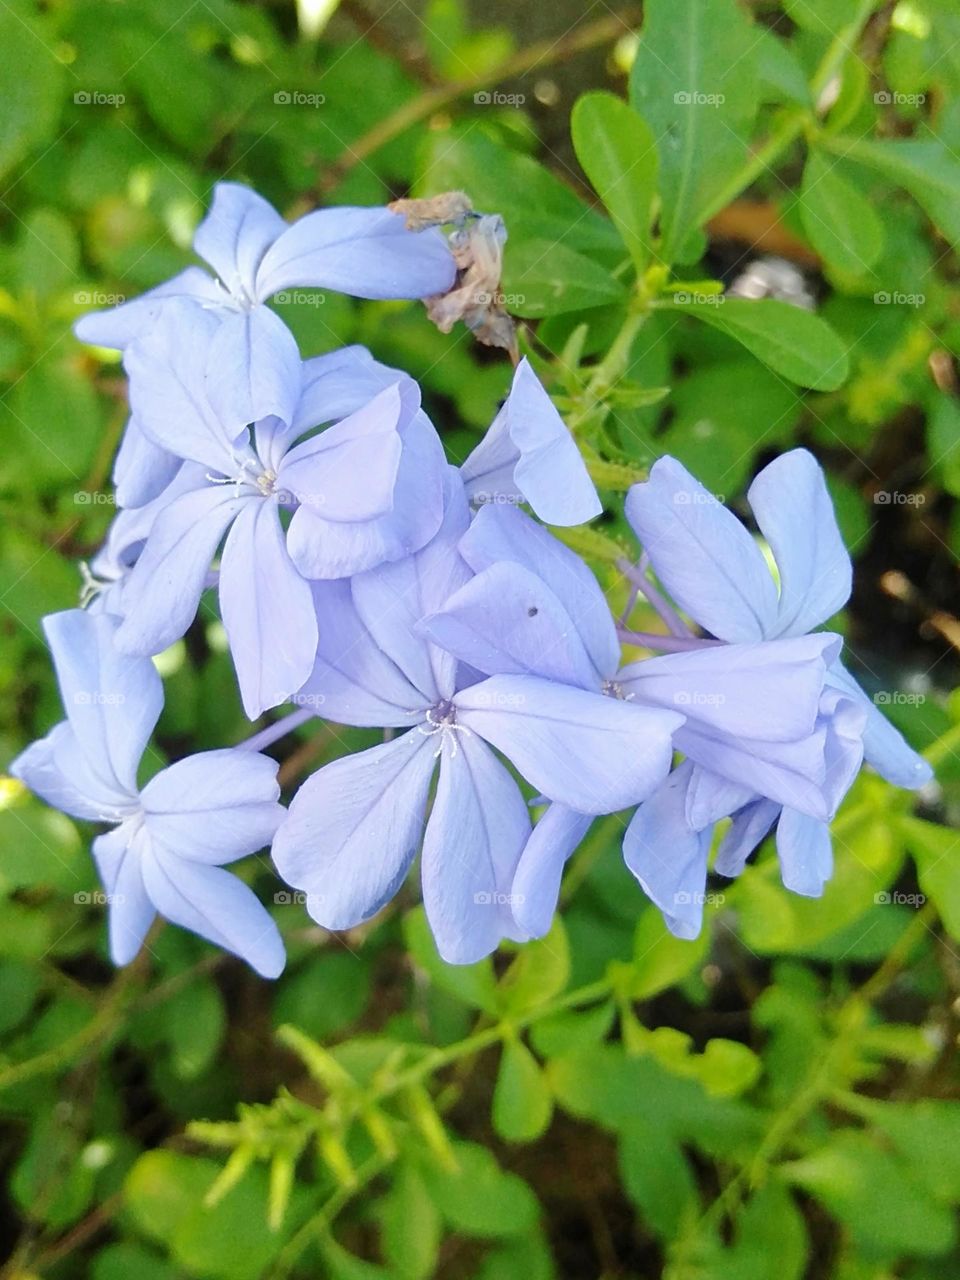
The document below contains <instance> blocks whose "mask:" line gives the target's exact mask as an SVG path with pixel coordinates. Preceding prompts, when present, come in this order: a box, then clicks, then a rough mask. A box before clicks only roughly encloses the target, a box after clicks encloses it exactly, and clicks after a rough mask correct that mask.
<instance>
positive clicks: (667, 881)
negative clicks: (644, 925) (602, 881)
mask: <svg viewBox="0 0 960 1280" xmlns="http://www.w3.org/2000/svg"><path fill="white" fill-rule="evenodd" d="M689 776H690V775H689V768H688V766H687V765H686V764H683V765H680V767H679V768H678V769H674V771H673V772H672V773H671V774H670V776H669V777H668V778H667V779H666V780H665V781H664V782H663V783H661V785H660V786H659V787H658V788H657V790H656V791H655V792H654V794H653V795H652V796H651V797H650V799H649V800H647V801H646V803H645V804H642V805H641V806H640V808H639V809H638V810H637V812H636V813H635V814H634V815H633V818H632V819H631V820H630V825H629V827H627V832H626V835H625V836H624V838H623V856H624V860H625V861H626V864H627V866H628V867H629V868H630V870H631V871H632V872H633V874H634V875H635V876H636V878H637V880H638V881H639V882H640V887H641V888H642V889H643V891H644V893H646V894H647V896H648V897H649V898H650V899H651V900H652V901H653V902H654V903H655V904H656V905H657V906H658V907H659V908H660V911H661V912H662V913H663V918H664V922H665V923H666V926H667V928H668V929H669V930H670V932H671V933H673V934H675V935H676V937H678V938H695V937H696V936H697V935H698V934H699V932H700V927H701V925H702V923H703V903H704V890H705V888H706V883H707V855H708V853H709V850H710V836H711V829H710V828H709V827H708V828H707V829H706V830H704V831H694V830H693V828H692V827H690V826H689V825H688V823H687V820H686V816H685V811H686V790H687V783H688V781H689ZM638 959H639V960H641V961H642V959H643V957H642V956H640V957H638Z"/></svg>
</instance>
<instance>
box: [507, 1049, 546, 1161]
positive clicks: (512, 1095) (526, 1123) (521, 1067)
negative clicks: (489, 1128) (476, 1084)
mask: <svg viewBox="0 0 960 1280" xmlns="http://www.w3.org/2000/svg"><path fill="white" fill-rule="evenodd" d="M552 1113H553V1101H552V1099H551V1096H550V1089H549V1087H548V1085H547V1082H546V1079H545V1078H544V1074H543V1072H542V1071H541V1070H540V1065H539V1063H538V1062H537V1060H536V1058H535V1057H534V1056H533V1054H532V1053H531V1052H530V1050H529V1049H528V1048H527V1047H526V1045H525V1044H523V1042H522V1041H520V1040H507V1041H506V1043H505V1044H504V1046H503V1053H502V1055H501V1058H500V1071H499V1074H498V1075H497V1083H496V1087H495V1088H494V1091H493V1127H494V1129H496V1131H497V1133H498V1134H499V1135H500V1137H501V1138H505V1139H506V1140H507V1141H508V1142H533V1141H534V1139H536V1138H539V1137H540V1136H541V1134H543V1133H544V1132H545V1131H546V1129H547V1126H548V1125H549V1124H550V1116H551V1114H552Z"/></svg>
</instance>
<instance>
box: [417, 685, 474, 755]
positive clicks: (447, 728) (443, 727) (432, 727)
mask: <svg viewBox="0 0 960 1280" xmlns="http://www.w3.org/2000/svg"><path fill="white" fill-rule="evenodd" d="M417 730H418V732H420V733H422V734H423V736H424V737H425V738H433V737H435V736H436V735H437V734H439V735H440V745H439V746H438V747H437V749H436V751H435V752H434V753H433V757H434V759H436V758H437V756H439V755H440V753H441V751H443V745H444V743H445V742H446V741H447V734H449V735H450V742H451V744H452V745H451V751H450V755H451V758H452V757H453V756H455V755H456V754H457V751H458V749H459V743H458V742H457V734H458V733H466V734H469V733H470V730H469V729H468V728H467V726H466V725H465V724H457V709H456V707H455V706H454V704H453V703H452V702H451V701H450V700H449V699H444V701H442V702H438V703H437V704H436V706H433V707H429V708H428V709H427V713H426V719H425V720H424V722H423V724H418V725H417Z"/></svg>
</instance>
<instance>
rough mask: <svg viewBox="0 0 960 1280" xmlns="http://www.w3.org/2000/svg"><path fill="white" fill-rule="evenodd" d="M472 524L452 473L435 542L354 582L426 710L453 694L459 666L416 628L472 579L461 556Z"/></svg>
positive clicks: (370, 620) (364, 612)
mask: <svg viewBox="0 0 960 1280" xmlns="http://www.w3.org/2000/svg"><path fill="white" fill-rule="evenodd" d="M469 520H470V513H469V509H468V507H467V502H466V498H465V496H464V493H463V486H462V485H461V483H460V478H459V476H458V475H457V472H456V470H455V468H453V467H450V468H448V470H447V488H446V509H445V513H444V517H443V524H442V525H441V527H440V530H439V532H438V533H437V534H436V536H435V537H434V538H433V540H432V541H431V542H429V543H427V545H426V546H425V547H423V548H422V549H421V550H420V551H418V552H417V553H416V554H415V555H412V556H407V557H406V558H404V559H403V560H398V561H396V562H394V563H393V564H386V565H381V566H380V567H379V568H378V569H374V570H371V571H370V572H369V573H363V574H360V575H358V576H357V577H356V578H354V580H353V598H354V601H355V603H356V606H357V610H358V611H359V613H360V616H361V618H362V619H363V621H364V623H365V625H366V626H367V628H368V629H369V631H370V634H371V635H372V636H373V638H374V639H375V641H376V642H377V644H379V645H380V647H381V648H382V649H383V652H384V653H385V654H387V656H388V657H390V658H391V659H392V660H393V661H394V662H395V663H396V665H397V666H398V667H399V668H400V670H401V671H402V672H403V674H404V675H405V676H406V677H407V679H408V680H409V681H410V683H411V684H412V685H413V686H414V687H415V688H417V689H419V690H420V692H421V693H422V694H423V695H424V697H425V698H426V699H427V701H428V704H433V703H435V702H438V701H440V700H441V699H442V698H449V697H450V695H451V694H452V693H453V689H454V672H455V668H456V662H455V660H454V658H453V657H452V656H451V655H450V654H448V653H445V652H443V651H442V650H440V649H438V648H437V647H436V646H435V645H432V644H430V643H429V642H428V641H427V640H425V639H424V638H423V637H422V636H421V635H420V634H419V633H418V631H417V623H418V622H419V621H420V619H421V618H423V617H425V616H426V615H427V614H428V613H433V612H435V611H436V610H437V609H438V608H439V607H440V606H441V605H442V604H443V602H444V601H445V600H446V599H447V598H448V597H449V596H451V595H452V594H453V592H454V591H456V590H457V588H458V587H460V586H462V585H463V583H464V582H466V580H467V579H468V578H469V577H470V571H469V569H468V568H467V566H466V564H465V563H464V562H463V560H462V559H461V558H460V555H459V554H458V552H457V544H458V542H459V541H460V539H461V538H462V537H463V533H464V531H465V529H466V527H467V524H468V523H469Z"/></svg>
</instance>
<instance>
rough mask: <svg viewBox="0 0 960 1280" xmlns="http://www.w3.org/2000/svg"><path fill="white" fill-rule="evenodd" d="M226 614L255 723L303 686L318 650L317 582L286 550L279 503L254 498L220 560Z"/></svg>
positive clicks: (249, 713)
mask: <svg viewBox="0 0 960 1280" xmlns="http://www.w3.org/2000/svg"><path fill="white" fill-rule="evenodd" d="M220 614H221V617H222V618H223V625H224V627H225V629H226V632H227V639H228V640H229V641H230V653H231V656H232V657H233V665H234V668H235V670H236V673H237V681H238V683H239V685H240V696H241V698H242V700H243V709H244V711H245V712H246V715H247V718H248V719H250V720H255V719H256V718H257V716H258V715H260V713H261V712H262V711H264V710H266V708H267V707H276V706H278V705H279V704H280V703H281V702H284V701H285V700H286V699H287V698H289V697H290V695H291V694H292V693H296V692H297V690H298V689H299V688H300V687H301V686H302V685H303V683H304V681H305V680H306V679H307V677H308V676H309V675H310V672H311V671H312V670H313V663H314V658H315V657H316V652H317V615H316V614H315V613H314V609H313V594H312V592H311V591H310V584H309V583H308V582H307V581H306V580H305V579H304V578H302V577H301V576H300V574H299V573H298V572H297V570H296V568H295V567H294V564H293V561H292V560H291V559H290V556H289V554H288V553H287V543H286V535H285V534H284V531H283V526H282V525H281V523H280V513H279V509H278V507H277V504H276V503H275V502H273V501H271V500H269V499H266V498H252V499H251V500H250V501H249V502H247V503H246V504H245V505H244V507H243V509H242V510H241V511H240V512H239V513H238V515H237V518H236V520H235V521H234V523H233V527H232V528H231V529H230V532H229V533H228V535H227V540H226V542H225V544H224V547H223V555H222V556H221V559H220Z"/></svg>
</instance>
